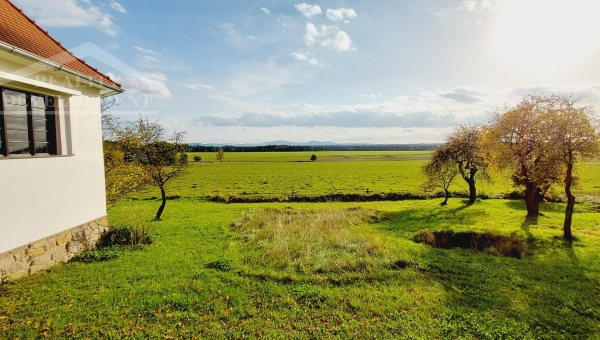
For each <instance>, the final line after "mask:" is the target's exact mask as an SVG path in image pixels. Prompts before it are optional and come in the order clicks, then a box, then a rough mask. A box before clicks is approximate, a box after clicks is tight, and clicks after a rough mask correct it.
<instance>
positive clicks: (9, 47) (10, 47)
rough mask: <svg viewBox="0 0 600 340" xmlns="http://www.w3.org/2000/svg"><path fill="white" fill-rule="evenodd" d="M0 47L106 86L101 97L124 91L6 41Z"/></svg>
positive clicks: (0, 43) (0, 42)
mask: <svg viewBox="0 0 600 340" xmlns="http://www.w3.org/2000/svg"><path fill="white" fill-rule="evenodd" d="M0 49H3V50H5V51H7V52H9V53H11V54H14V55H17V56H19V57H21V58H24V59H28V60H31V61H35V62H38V63H41V64H44V65H46V66H49V67H52V68H54V69H56V70H59V71H63V72H66V73H69V74H72V75H74V76H77V77H80V78H82V79H85V80H87V81H89V82H92V83H94V84H96V85H100V86H102V87H104V88H106V89H108V90H109V91H108V92H107V93H104V94H103V95H102V97H108V96H112V95H115V94H119V93H123V92H124V91H125V90H123V89H122V88H121V87H118V86H114V85H111V84H107V83H105V82H103V81H101V80H98V79H97V78H94V77H90V76H88V75H85V74H83V73H81V72H77V71H75V70H72V69H70V68H68V67H64V66H62V65H60V64H57V63H55V62H53V61H50V60H48V59H45V58H42V57H40V56H38V55H36V54H33V53H31V52H28V51H25V50H23V49H20V48H18V47H16V46H13V45H10V44H7V43H5V42H2V41H0Z"/></svg>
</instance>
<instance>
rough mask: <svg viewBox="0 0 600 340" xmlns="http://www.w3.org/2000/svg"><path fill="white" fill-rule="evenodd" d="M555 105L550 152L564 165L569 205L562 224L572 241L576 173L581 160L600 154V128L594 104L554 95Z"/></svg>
mask: <svg viewBox="0 0 600 340" xmlns="http://www.w3.org/2000/svg"><path fill="white" fill-rule="evenodd" d="M552 100H553V101H554V104H555V107H554V109H553V110H552V111H551V119H550V120H549V122H550V124H551V127H550V129H549V134H550V137H549V138H550V148H549V149H550V154H552V155H553V156H554V157H556V158H557V159H558V161H559V162H560V163H561V164H562V168H563V174H564V180H563V184H564V189H565V194H566V195H567V207H566V209H565V220H564V223H563V237H564V239H565V240H567V241H572V240H573V232H572V230H571V225H572V221H573V210H574V207H575V196H574V195H573V193H572V191H571V187H572V186H574V185H576V183H577V176H576V175H575V171H576V166H577V165H578V163H580V162H583V161H586V160H591V159H593V158H594V157H596V156H597V155H598V154H600V130H599V129H598V125H597V122H595V121H594V117H593V111H592V108H591V107H588V106H583V107H576V106H575V104H576V103H577V100H574V99H573V98H571V97H564V96H563V97H558V96H554V97H552Z"/></svg>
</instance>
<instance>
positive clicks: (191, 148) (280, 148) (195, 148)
mask: <svg viewBox="0 0 600 340" xmlns="http://www.w3.org/2000/svg"><path fill="white" fill-rule="evenodd" d="M437 146H439V144H372V145H347V144H340V145H260V146H239V145H225V146H209V145H199V144H186V146H185V150H186V152H217V150H219V148H223V151H225V152H294V151H311V152H312V151H431V150H433V149H435V148H436V147H437Z"/></svg>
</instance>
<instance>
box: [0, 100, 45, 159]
mask: <svg viewBox="0 0 600 340" xmlns="http://www.w3.org/2000/svg"><path fill="white" fill-rule="evenodd" d="M0 92H1V95H0V108H2V111H1V112H0V157H2V156H4V157H6V156H15V155H22V156H35V155H55V154H57V141H56V123H57V118H56V117H57V116H56V113H55V101H56V98H54V97H52V96H44V95H38V94H33V93H27V92H21V91H16V90H12V89H7V88H0Z"/></svg>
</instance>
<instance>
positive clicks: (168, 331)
mask: <svg viewBox="0 0 600 340" xmlns="http://www.w3.org/2000/svg"><path fill="white" fill-rule="evenodd" d="M257 157H258V156H257ZM380 162H381V163H380ZM410 162H418V161H415V160H405V161H387V162H386V161H381V160H372V161H361V162H355V163H357V164H362V166H363V167H364V168H363V169H365V170H364V172H365V173H366V172H367V169H368V168H369V166H371V169H370V170H368V171H372V172H373V173H374V174H378V175H373V178H377V177H378V178H381V179H382V180H383V181H387V182H388V183H389V182H390V181H397V180H396V179H393V178H387V177H388V176H390V177H391V176H392V175H389V174H388V175H386V174H385V173H384V172H383V171H382V170H380V169H379V168H378V167H380V166H382V165H380V164H384V163H387V164H393V165H395V166H398V165H402V164H403V165H406V164H407V163H410ZM274 163H276V162H251V161H249V162H235V161H233V160H232V161H231V162H223V163H221V164H216V163H213V164H194V165H192V167H191V169H190V172H189V173H188V174H187V175H186V176H184V177H182V178H181V179H180V182H178V183H180V184H178V185H182V187H185V188H186V190H187V189H191V187H192V186H193V185H194V184H196V187H199V186H200V185H206V186H208V185H210V183H207V182H206V181H208V180H209V179H211V177H207V170H206V169H207V168H208V167H210V166H215V169H221V170H220V171H215V173H214V178H220V180H221V182H219V183H220V185H224V186H230V187H231V186H232V185H233V184H232V183H231V182H228V181H232V180H237V181H246V182H248V181H252V179H251V178H249V177H244V176H242V173H243V171H240V172H239V174H240V176H241V177H239V178H236V177H235V176H232V175H231V174H228V171H235V170H231V169H235V166H236V165H244V164H262V166H263V168H262V170H260V169H261V168H260V167H258V168H256V169H259V170H260V171H262V173H263V174H267V175H266V176H268V174H269V172H270V171H272V169H273V168H275V169H277V166H276V165H284V166H287V165H288V164H295V165H299V164H306V165H309V166H315V168H314V169H315V170H319V171H315V173H314V175H321V176H325V177H327V178H333V179H336V178H337V177H338V176H340V175H344V176H348V177H346V178H356V177H358V176H357V175H356V174H352V173H349V172H351V170H347V171H343V169H344V168H343V165H344V164H346V165H347V164H352V163H353V161H344V162H342V161H339V162H337V161H336V162H334V161H331V162H321V161H318V162H315V163H300V162H277V164H274ZM222 165H223V167H219V168H216V166H222ZM327 166H332V167H334V168H335V166H339V167H338V168H337V169H338V170H336V171H337V172H335V173H332V174H329V173H323V171H324V170H323V169H326V167H327ZM412 167H413V168H418V167H419V166H418V165H417V166H412ZM391 168H392V167H391V166H390V169H391ZM394 168H396V167H394ZM400 168H402V166H400ZM227 169H229V170H227ZM331 169H333V168H330V170H329V171H333V170H331ZM346 169H347V168H346ZM225 170H227V171H225ZM259 170H257V171H259ZM304 172H306V171H298V172H296V174H300V173H304ZM281 173H282V174H284V175H285V172H284V171H282V172H281ZM582 174H583V172H582ZM202 176H204V177H202ZM291 178H292V176H291V175H286V176H285V178H284V179H282V178H278V177H277V176H275V175H271V176H270V178H269V179H268V180H269V181H289V180H290V179H291ZM583 178H585V177H584V176H582V179H583ZM405 181H406V182H408V181H409V179H406V180H405ZM413 181H417V180H415V179H413ZM593 183H594V180H593V179H592V180H590V184H586V185H592V186H593ZM596 183H597V182H596ZM584 188H585V187H584ZM186 190H183V189H180V190H179V194H180V195H181V196H182V197H181V198H180V199H177V200H171V201H169V202H168V204H167V209H166V210H165V214H164V215H163V220H162V221H158V222H152V223H151V224H150V228H151V230H152V233H153V234H154V235H155V241H154V243H153V244H151V245H149V246H146V247H145V248H143V250H138V251H131V252H126V253H124V254H123V255H121V256H120V257H118V258H116V259H113V260H110V261H106V262H98V263H78V262H73V263H69V264H66V265H58V266H56V267H54V268H52V269H50V270H48V271H46V272H43V273H39V274H36V275H33V276H31V277H28V278H24V279H21V280H17V281H14V282H9V283H7V284H4V285H2V286H0V339H4V338H6V339H31V338H43V337H47V338H53V339H61V338H77V339H85V338H91V339H96V338H103V339H104V338H109V339H121V338H123V339H125V338H128V339H146V338H166V339H193V338H211V339H212V338H216V339H235V338H237V339H241V338H268V339H271V338H294V339H307V338H308V339H311V338H313V339H320V338H340V339H345V338H352V337H355V338H384V339H388V338H412V339H432V338H433V339H436V338H440V339H446V338H459V339H474V338H477V339H500V338H501V339H561V338H562V339H577V338H579V339H589V338H591V339H598V338H600V207H599V206H597V205H594V204H592V203H586V204H578V205H577V206H576V211H575V215H574V225H573V231H574V234H575V235H576V237H577V240H576V241H575V242H574V243H573V244H565V243H563V242H562V241H561V240H560V235H561V234H562V231H561V229H560V227H561V225H562V218H563V213H564V208H565V206H564V204H554V203H545V204H543V206H542V211H543V216H541V217H540V218H539V219H538V220H537V221H532V220H526V219H525V215H526V211H525V207H524V204H523V203H522V202H519V201H509V200H483V201H480V202H477V204H475V205H474V206H466V205H465V204H464V202H463V201H462V200H461V199H451V200H450V202H449V205H448V206H445V207H441V206H440V205H439V203H440V201H441V200H440V199H432V200H423V201H403V202H369V203H360V204H357V203H312V204H309V203H302V204H284V203H270V204H264V203H260V204H222V203H212V202H208V201H206V199H205V198H203V196H202V195H201V194H198V191H197V190H189V191H186ZM592 191H593V190H592ZM146 194H151V192H147V193H144V194H143V195H146ZM170 194H171V193H170ZM143 195H140V196H143ZM158 205H159V202H158V201H156V200H138V201H129V202H123V203H121V204H119V205H118V206H117V207H115V208H113V209H112V210H111V211H110V219H111V221H112V223H113V224H114V225H121V226H124V225H127V224H129V223H130V221H131V218H132V217H131V211H133V210H135V211H137V212H138V213H139V214H142V215H144V216H146V218H147V219H148V220H150V219H151V217H152V216H153V214H154V213H155V212H156V209H157V208H158ZM319 219H320V220H319ZM423 230H429V231H440V230H452V231H455V232H471V231H474V232H484V231H493V232H495V233H498V234H500V235H505V236H513V237H518V238H521V239H526V240H528V241H527V242H528V245H529V247H530V249H529V251H530V253H528V255H527V256H525V257H524V258H522V259H516V258H511V257H502V256H497V255H494V254H491V253H486V252H474V251H470V250H462V249H437V248H432V247H430V246H427V245H425V244H421V243H416V242H414V238H415V236H416V235H418V234H419V233H420V232H422V231H423ZM332 249H339V251H340V254H336V253H334V252H332V251H331V250H332ZM313 250H314V251H313ZM359 259H363V261H362V262H361V261H359ZM343 264H346V265H348V264H349V266H347V267H346V268H345V269H344V270H340V268H342V265H343ZM390 264H400V265H399V266H395V267H394V266H390Z"/></svg>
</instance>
